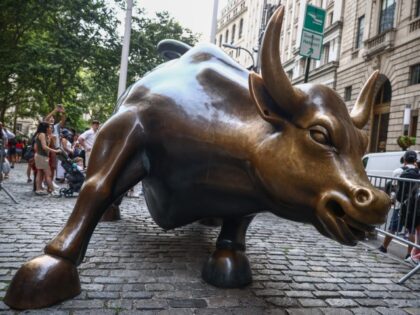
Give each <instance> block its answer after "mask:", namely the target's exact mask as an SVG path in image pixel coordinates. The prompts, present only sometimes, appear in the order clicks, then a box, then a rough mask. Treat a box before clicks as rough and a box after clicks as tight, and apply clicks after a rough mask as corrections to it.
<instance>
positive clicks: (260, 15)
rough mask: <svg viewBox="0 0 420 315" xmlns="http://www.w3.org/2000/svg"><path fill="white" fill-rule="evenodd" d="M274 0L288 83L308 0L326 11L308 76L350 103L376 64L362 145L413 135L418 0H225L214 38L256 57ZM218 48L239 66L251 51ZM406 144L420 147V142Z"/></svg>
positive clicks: (419, 86) (298, 67) (390, 144)
mask: <svg viewBox="0 0 420 315" xmlns="http://www.w3.org/2000/svg"><path fill="white" fill-rule="evenodd" d="M280 2H281V4H282V5H284V6H285V16H284V21H283V28H282V34H281V41H280V52H281V58H282V63H283V67H284V69H285V72H286V73H287V74H288V76H289V78H290V79H291V81H292V82H293V84H300V83H303V80H304V72H305V66H306V58H305V57H302V56H300V55H299V48H300V41H301V33H302V26H303V19H304V15H305V8H306V4H308V3H310V4H312V5H315V6H318V7H321V8H323V9H325V10H326V21H325V29H324V38H323V49H322V55H321V59H320V60H316V61H315V60H312V61H311V66H310V72H309V82H311V83H322V84H326V85H328V86H330V87H331V88H333V89H335V90H336V91H337V92H338V94H340V95H341V96H342V97H343V99H344V100H345V102H346V105H347V106H348V107H349V109H351V108H352V106H353V105H354V103H355V101H356V98H357V96H358V95H359V92H360V90H361V87H362V85H363V84H364V83H365V82H366V80H367V78H368V77H369V75H370V74H371V73H372V72H373V71H374V70H379V71H380V78H379V82H378V84H377V86H376V99H375V105H374V109H373V112H372V117H371V120H370V125H369V126H367V131H368V133H369V147H368V151H369V152H378V151H394V150H400V147H399V146H398V144H397V138H398V137H399V136H401V135H408V136H411V137H417V135H418V133H419V130H418V129H419V125H418V114H419V108H420V0H406V1H397V0H371V1H369V0H355V1H344V0H281V1H274V0H273V1H269V0H230V1H229V2H228V5H227V6H226V7H225V8H224V9H223V10H222V15H221V18H220V19H219V23H218V33H217V41H216V43H217V44H218V45H219V46H222V44H223V43H228V44H232V45H234V46H241V47H243V48H245V49H247V50H248V51H249V52H250V53H252V54H253V55H254V56H253V57H254V58H255V61H256V63H257V60H258V48H259V44H260V40H261V37H262V34H263V30H264V28H265V25H266V23H267V21H268V18H269V17H270V16H271V14H272V12H273V11H274V10H275V8H276V7H277V6H278V5H279V4H280ZM225 49H226V52H228V53H229V54H230V55H231V56H232V58H234V59H235V60H237V61H238V62H239V63H241V64H242V65H244V66H249V65H250V64H252V61H251V58H250V53H247V52H245V51H244V50H242V49H237V50H235V49H230V48H225ZM257 66H258V64H257ZM257 70H258V67H257ZM412 148H414V149H420V141H419V140H418V141H417V144H416V145H415V146H414V147H412Z"/></svg>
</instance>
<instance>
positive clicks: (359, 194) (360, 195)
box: [355, 188, 371, 203]
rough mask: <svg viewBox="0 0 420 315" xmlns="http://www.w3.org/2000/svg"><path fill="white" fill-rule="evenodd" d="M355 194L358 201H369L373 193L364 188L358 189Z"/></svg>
mask: <svg viewBox="0 0 420 315" xmlns="http://www.w3.org/2000/svg"><path fill="white" fill-rule="evenodd" d="M355 195H356V196H355V197H356V201H357V202H358V203H367V202H369V201H370V199H371V195H370V193H369V191H368V190H366V189H363V188H361V189H358V190H357V191H356V194H355Z"/></svg>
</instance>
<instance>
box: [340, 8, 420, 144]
mask: <svg viewBox="0 0 420 315" xmlns="http://www.w3.org/2000/svg"><path fill="white" fill-rule="evenodd" d="M344 12H345V15H344V20H343V36H342V45H341V55H340V63H339V68H338V73H337V82H338V84H337V87H336V89H337V92H338V93H339V94H340V95H342V96H343V98H344V99H345V101H346V104H347V105H348V107H352V106H353V104H354V102H355V101H356V98H357V95H358V94H359V92H360V89H361V87H362V85H363V83H364V82H365V81H366V79H367V78H368V77H369V75H370V74H371V73H372V72H373V71H374V70H379V71H380V79H379V82H378V84H377V86H376V90H377V94H376V99H375V105H374V108H373V112H372V117H371V118H372V119H371V120H370V122H371V125H370V126H369V134H370V143H369V151H370V152H377V151H385V150H386V151H394V150H400V147H399V146H398V145H397V138H398V137H399V136H400V135H403V134H404V133H405V134H408V135H410V136H413V137H416V136H417V135H418V132H419V130H418V129H419V126H418V112H419V107H420V0H407V1H397V0H376V1H375V0H373V1H367V0H355V1H345V6H344ZM417 142H419V141H417ZM414 148H416V149H419V148H420V146H419V144H417V145H416V146H414Z"/></svg>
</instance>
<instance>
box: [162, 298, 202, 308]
mask: <svg viewBox="0 0 420 315" xmlns="http://www.w3.org/2000/svg"><path fill="white" fill-rule="evenodd" d="M169 306H170V307H173V308H205V307H207V302H206V300H204V299H173V300H170V301H169Z"/></svg>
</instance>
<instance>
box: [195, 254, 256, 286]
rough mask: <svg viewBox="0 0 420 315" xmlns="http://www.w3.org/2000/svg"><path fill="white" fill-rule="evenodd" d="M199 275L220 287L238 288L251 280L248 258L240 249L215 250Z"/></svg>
mask: <svg viewBox="0 0 420 315" xmlns="http://www.w3.org/2000/svg"><path fill="white" fill-rule="evenodd" d="M201 275H202V277H203V279H204V281H206V282H207V283H210V284H211V285H214V286H216V287H220V288H240V287H244V286H246V285H248V284H250V283H251V282H252V273H251V267H250V265H249V261H248V258H247V257H246V255H245V252H243V251H240V250H230V249H217V250H215V251H214V253H213V254H212V255H211V256H210V257H209V259H208V261H207V262H206V263H205V265H204V268H203V271H202V274H201Z"/></svg>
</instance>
